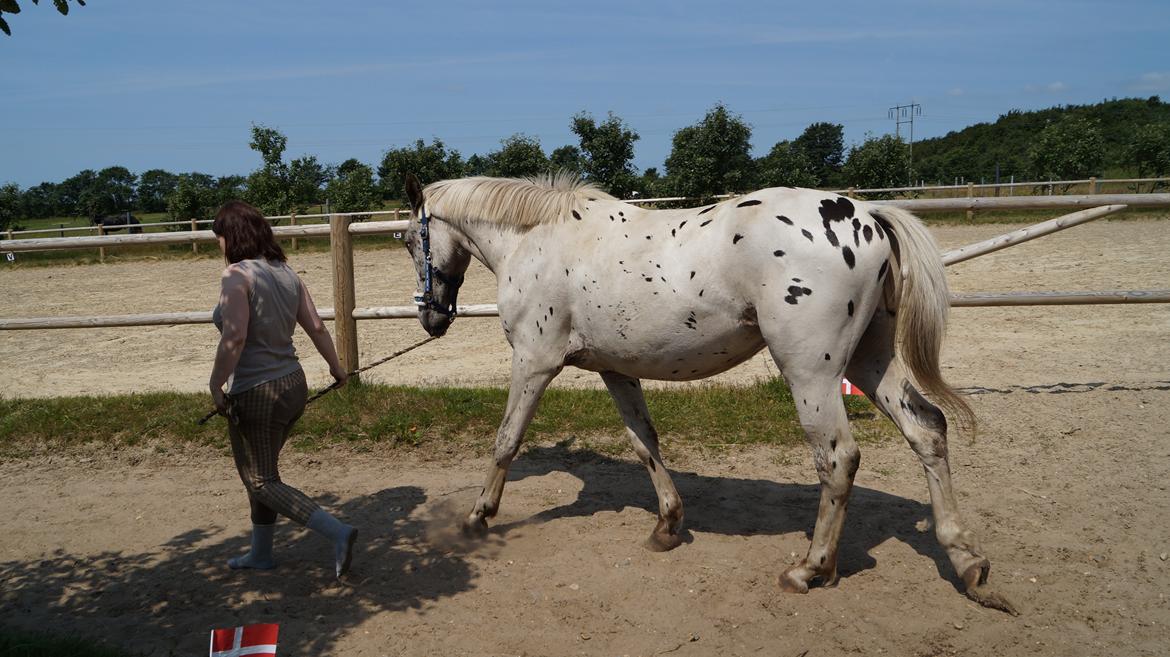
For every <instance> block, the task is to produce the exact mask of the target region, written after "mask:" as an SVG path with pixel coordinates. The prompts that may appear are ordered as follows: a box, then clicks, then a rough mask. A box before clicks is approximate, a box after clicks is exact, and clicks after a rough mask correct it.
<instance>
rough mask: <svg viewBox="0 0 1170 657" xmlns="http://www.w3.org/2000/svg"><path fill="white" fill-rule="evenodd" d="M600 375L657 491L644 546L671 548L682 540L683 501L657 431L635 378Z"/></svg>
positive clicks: (664, 549) (653, 548) (605, 373)
mask: <svg viewBox="0 0 1170 657" xmlns="http://www.w3.org/2000/svg"><path fill="white" fill-rule="evenodd" d="M601 378H602V379H603V380H604V381H605V386H606V387H607V388H609V394H610V395H611V396H612V397H613V401H614V404H616V405H617V409H618V412H619V413H621V415H622V422H624V423H625V425H626V433H627V434H628V435H629V438H630V442H631V443H633V445H634V453H636V454H637V455H638V458H639V459H640V460H641V461H642V464H643V465H645V466H646V470H647V471H648V472H649V473H650V481H652V482H653V483H654V491H655V492H656V493H657V494H658V524H657V525H655V527H654V531H653V532H651V533H650V538H648V539H647V540H646V547H647V548H648V549H650V550H653V551H655V552H665V551H667V550H673V549H674V548H676V547H678V546H679V545H680V544H681V543H682V536H681V533H680V532H681V531H682V523H683V505H682V498H681V497H679V494H678V490H677V489H676V488H675V487H674V481H672V480H671V478H670V473H669V472H667V471H666V466H665V465H663V464H662V454H661V453H659V451H658V432H657V431H655V430H654V425H653V424H652V423H651V422H650V410H649V409H648V408H646V397H645V396H644V395H643V394H642V384H641V382H639V381H638V379H634V378H630V377H628V376H625V375H624V374H618V373H616V372H602V373H601Z"/></svg>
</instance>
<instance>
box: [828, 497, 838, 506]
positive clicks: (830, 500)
mask: <svg viewBox="0 0 1170 657" xmlns="http://www.w3.org/2000/svg"><path fill="white" fill-rule="evenodd" d="M829 504H832V505H833V506H837V500H835V499H833V498H829Z"/></svg>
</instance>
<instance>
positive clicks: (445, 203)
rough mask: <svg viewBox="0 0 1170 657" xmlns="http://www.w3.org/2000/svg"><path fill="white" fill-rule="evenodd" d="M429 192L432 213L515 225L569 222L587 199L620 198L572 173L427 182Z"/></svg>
mask: <svg viewBox="0 0 1170 657" xmlns="http://www.w3.org/2000/svg"><path fill="white" fill-rule="evenodd" d="M423 196H424V198H425V199H426V206H427V212H429V213H430V214H432V215H434V216H436V217H439V218H441V219H442V220H444V221H449V222H452V223H455V224H460V223H465V222H470V221H488V222H492V223H497V224H501V225H504V226H511V227H514V228H531V227H532V226H537V225H540V224H547V223H555V222H558V221H564V220H566V219H567V218H568V217H569V216H570V214H571V213H572V212H573V210H574V209H575V208H578V207H581V206H582V205H583V204H584V202H585V201H591V200H599V199H605V200H610V201H613V200H617V199H615V198H614V197H612V196H610V195H609V194H606V193H605V192H603V191H601V190H600V189H598V188H597V187H596V186H595V185H593V184H592V183H587V182H585V181H583V180H581V179H580V178H578V177H577V176H576V175H574V174H571V173H567V172H559V173H556V174H544V175H541V176H536V177H533V178H523V179H521V178H488V177H485V176H475V177H472V178H459V179H453V180H440V181H439V182H436V183H431V184H430V185H427V186H426V189H424V190H423Z"/></svg>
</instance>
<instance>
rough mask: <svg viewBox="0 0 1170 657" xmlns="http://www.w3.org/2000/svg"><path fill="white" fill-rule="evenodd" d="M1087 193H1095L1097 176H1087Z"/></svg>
mask: <svg viewBox="0 0 1170 657" xmlns="http://www.w3.org/2000/svg"><path fill="white" fill-rule="evenodd" d="M1089 193H1090V194H1096V193H1097V176H1089Z"/></svg>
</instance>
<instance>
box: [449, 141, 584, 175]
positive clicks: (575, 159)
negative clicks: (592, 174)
mask: <svg viewBox="0 0 1170 657" xmlns="http://www.w3.org/2000/svg"><path fill="white" fill-rule="evenodd" d="M471 157H479V156H478V155H472V156H471ZM467 165H468V168H469V169H470V168H471V159H470V158H468V160H467ZM548 166H549V169H551V170H552V171H568V172H569V173H573V174H576V175H577V176H584V175H585V156H583V155H581V149H579V148H577V147H576V146H561V147H560V148H558V149H556V150H555V151H553V152H552V155H550V156H549V158H548Z"/></svg>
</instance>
